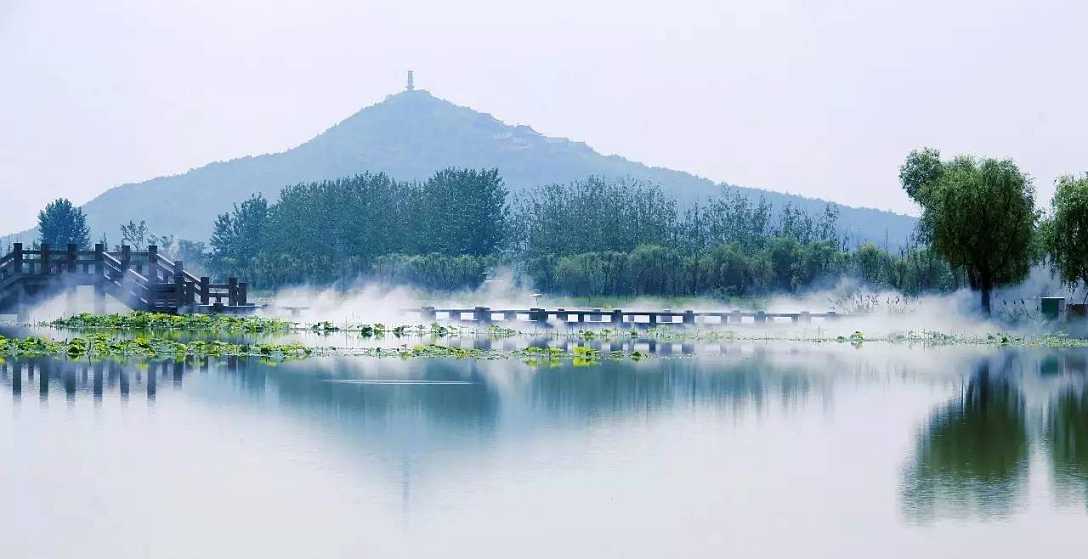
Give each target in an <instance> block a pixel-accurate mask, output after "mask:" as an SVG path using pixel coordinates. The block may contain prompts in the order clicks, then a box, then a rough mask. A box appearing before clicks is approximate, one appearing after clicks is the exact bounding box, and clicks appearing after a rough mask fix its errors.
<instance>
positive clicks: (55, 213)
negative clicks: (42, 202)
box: [38, 198, 90, 249]
mask: <svg viewBox="0 0 1088 559" xmlns="http://www.w3.org/2000/svg"><path fill="white" fill-rule="evenodd" d="M38 234H39V235H40V241H41V243H42V244H43V245H49V246H51V247H53V248H54V249H57V248H59V247H67V246H68V245H69V244H75V245H76V247H77V248H81V249H82V248H86V247H87V245H89V244H90V229H89V228H88V227H87V218H86V216H84V215H83V210H82V209H80V208H77V207H76V206H75V205H73V204H72V202H71V201H70V200H68V199H67V198H58V199H56V200H53V201H52V202H50V203H49V204H48V205H46V206H45V209H43V210H42V211H40V212H38Z"/></svg>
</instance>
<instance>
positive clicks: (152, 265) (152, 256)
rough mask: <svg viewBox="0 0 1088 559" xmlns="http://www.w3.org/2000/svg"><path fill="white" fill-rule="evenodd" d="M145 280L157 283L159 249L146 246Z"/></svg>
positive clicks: (153, 246)
mask: <svg viewBox="0 0 1088 559" xmlns="http://www.w3.org/2000/svg"><path fill="white" fill-rule="evenodd" d="M147 279H148V280H149V281H151V282H152V283H159V247H157V246H155V245H147Z"/></svg>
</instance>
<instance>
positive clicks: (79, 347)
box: [0, 312, 1088, 366]
mask: <svg viewBox="0 0 1088 559" xmlns="http://www.w3.org/2000/svg"><path fill="white" fill-rule="evenodd" d="M38 326H39V327H44V328H51V329H54V330H56V331H57V332H59V333H62V334H65V335H66V336H65V337H64V338H63V339H51V338H48V337H40V336H26V337H5V336H2V335H0V359H3V358H33V357H58V358H67V359H71V360H84V359H86V360H91V361H103V360H120V361H130V360H135V361H140V360H143V361H147V360H155V359H176V360H184V359H188V358H228V357H236V358H254V359H259V360H262V361H266V362H270V363H277V362H286V361H293V360H298V359H305V358H309V357H315V356H334V357H335V356H340V357H371V358H401V359H419V358H424V359H474V360H504V359H516V360H519V361H522V362H524V363H526V364H528V365H531V366H549V365H558V364H559V363H563V362H567V361H570V362H572V363H573V364H574V365H576V366H583V365H592V364H596V363H599V362H601V361H606V360H631V361H641V360H643V359H647V358H651V357H655V355H654V353H653V352H652V351H651V350H648V351H642V350H640V349H637V348H636V345H638V344H642V343H647V342H657V343H681V344H685V343H688V344H699V343H702V344H729V343H812V344H850V345H853V346H855V347H860V346H862V345H863V344H866V343H869V344H871V343H882V344H907V345H912V346H913V345H919V346H925V347H937V346H954V345H976V346H990V347H995V348H996V347H1022V348H1048V349H1074V348H1088V339H1083V338H1075V337H1072V336H1068V335H1065V334H1063V333H1049V334H1040V335H1017V334H1011V333H1004V332H994V333H987V334H978V335H962V334H952V333H946V332H938V331H904V332H896V333H890V334H886V335H881V336H866V335H865V334H864V333H863V332H861V331H855V332H853V333H852V334H850V335H848V336H846V335H832V334H827V333H825V332H824V331H823V330H822V329H820V328H815V329H811V328H809V329H805V330H803V331H801V332H799V331H798V330H797V329H796V328H789V327H784V328H781V329H778V328H774V327H772V328H764V329H759V330H753V331H751V332H745V331H744V330H745V329H744V328H741V329H735V328H725V327H718V328H705V327H677V326H668V327H653V328H642V329H618V328H594V329H585V328H571V329H548V330H540V329H537V330H515V329H510V328H504V327H501V326H496V325H489V326H488V327H487V328H475V327H470V326H459V325H444V324H438V323H435V324H431V325H424V324H403V325H397V326H386V325H384V324H378V323H375V324H345V325H340V326H337V325H333V324H331V323H329V322H319V323H315V324H296V323H291V322H287V321H283V320H278V319H273V318H265V317H258V316H249V317H235V316H226V315H211V316H209V315H192V316H175V315H165V314H158V313H142V312H133V313H126V314H105V315H95V314H87V313H84V314H79V315H75V316H71V317H66V318H61V319H58V320H55V321H52V322H48V323H41V324H38ZM776 329H777V330H779V332H775V330H776ZM179 333H182V334H192V335H199V336H203V338H201V339H190V340H184V341H182V340H179V339H177V334H179ZM299 333H309V334H315V335H318V336H326V335H330V334H334V333H342V334H348V335H352V336H356V337H357V338H358V339H359V340H360V341H368V340H369V341H383V340H392V341H402V342H403V343H400V344H398V345H396V346H380V345H375V346H363V347H359V346H356V347H337V346H333V345H320V344H313V345H311V344H305V343H301V342H297V341H292V342H287V343H277V342H275V341H252V342H251V341H239V340H237V339H225V338H229V337H231V336H235V337H236V336H238V335H261V336H264V335H267V336H284V335H290V334H299ZM68 334H73V335H71V336H67V335H68ZM515 337H521V338H526V339H530V340H531V341H533V342H534V343H533V344H530V345H527V346H526V347H523V348H518V349H507V350H494V349H484V348H462V347H458V346H456V345H452V344H449V343H442V342H443V340H445V341H451V340H459V339H462V338H485V339H509V338H515ZM617 343H618V344H621V348H619V349H613V348H610V347H608V346H609V345H612V344H617ZM552 344H558V345H552ZM682 355H684V354H680V355H677V356H678V357H679V356H682Z"/></svg>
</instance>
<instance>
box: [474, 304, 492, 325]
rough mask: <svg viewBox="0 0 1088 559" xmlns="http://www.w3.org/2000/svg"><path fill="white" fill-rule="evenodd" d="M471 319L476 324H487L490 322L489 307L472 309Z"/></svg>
mask: <svg viewBox="0 0 1088 559" xmlns="http://www.w3.org/2000/svg"><path fill="white" fill-rule="evenodd" d="M472 318H473V319H475V320H476V322H481V323H484V324H486V323H489V322H491V309H490V308H489V307H476V308H474V309H472Z"/></svg>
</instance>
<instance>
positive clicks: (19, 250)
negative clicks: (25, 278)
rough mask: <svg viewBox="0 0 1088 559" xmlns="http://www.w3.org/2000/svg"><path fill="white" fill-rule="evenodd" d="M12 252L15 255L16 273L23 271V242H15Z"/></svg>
mask: <svg viewBox="0 0 1088 559" xmlns="http://www.w3.org/2000/svg"><path fill="white" fill-rule="evenodd" d="M11 253H12V254H13V255H15V258H14V261H15V273H16V274H21V273H23V243H14V244H12V245H11Z"/></svg>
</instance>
